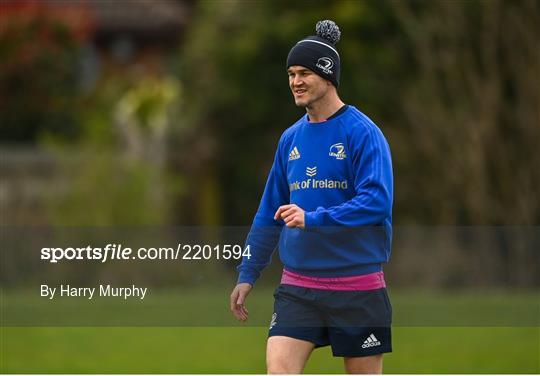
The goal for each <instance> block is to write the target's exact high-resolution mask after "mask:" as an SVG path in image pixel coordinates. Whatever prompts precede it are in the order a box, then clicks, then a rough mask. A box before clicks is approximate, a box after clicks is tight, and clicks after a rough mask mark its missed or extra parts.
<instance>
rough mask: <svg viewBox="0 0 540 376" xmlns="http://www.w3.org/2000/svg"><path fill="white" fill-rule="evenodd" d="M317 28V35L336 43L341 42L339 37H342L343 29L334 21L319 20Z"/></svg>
mask: <svg viewBox="0 0 540 376" xmlns="http://www.w3.org/2000/svg"><path fill="white" fill-rule="evenodd" d="M315 30H316V31H317V36H319V37H321V38H323V39H326V40H327V41H329V42H330V43H332V44H334V45H335V44H336V43H337V42H339V38H341V31H340V30H339V27H338V25H336V23H335V22H334V21H330V20H324V21H319V22H317V25H316V26H315Z"/></svg>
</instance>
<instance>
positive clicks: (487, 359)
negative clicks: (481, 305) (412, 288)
mask: <svg viewBox="0 0 540 376" xmlns="http://www.w3.org/2000/svg"><path fill="white" fill-rule="evenodd" d="M539 338H540V329H539V328H441V327H434V328H404V327H398V328H395V329H394V334H393V342H394V352H393V353H392V354H388V355H386V357H385V360H384V371H385V372H386V373H539V372H540V365H539ZM265 340H266V328H263V327H246V328H238V327H234V328H218V327H212V328H103V327H101V328H3V329H2V359H1V363H2V370H1V371H2V372H4V373H120V372H123V373H264V372H265V368H264V351H265V347H264V346H265ZM306 372H307V373H341V372H342V361H341V359H340V358H333V357H332V356H331V353H330V349H329V348H323V349H318V350H315V352H314V354H313V356H312V358H311V359H310V361H309V363H308V365H307V368H306Z"/></svg>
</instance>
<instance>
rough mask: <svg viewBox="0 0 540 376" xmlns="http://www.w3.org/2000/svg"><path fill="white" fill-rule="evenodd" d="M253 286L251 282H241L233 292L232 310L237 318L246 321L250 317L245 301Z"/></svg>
mask: <svg viewBox="0 0 540 376" xmlns="http://www.w3.org/2000/svg"><path fill="white" fill-rule="evenodd" d="M252 287H253V286H251V285H250V284H249V283H239V284H237V285H236V287H235V288H234V290H233V292H232V293H231V312H232V313H233V315H234V317H236V319H237V320H240V321H246V320H247V319H248V310H247V308H246V306H245V302H246V298H247V296H248V294H249V292H250V291H251V289H252Z"/></svg>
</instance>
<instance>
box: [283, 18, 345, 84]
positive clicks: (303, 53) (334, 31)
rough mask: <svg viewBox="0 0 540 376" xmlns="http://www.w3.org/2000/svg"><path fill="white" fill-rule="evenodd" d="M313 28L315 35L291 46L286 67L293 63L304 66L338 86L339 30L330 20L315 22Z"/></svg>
mask: <svg viewBox="0 0 540 376" xmlns="http://www.w3.org/2000/svg"><path fill="white" fill-rule="evenodd" d="M315 30H316V31H317V35H313V36H309V37H306V38H304V39H302V40H301V41H299V42H298V43H296V44H295V45H294V47H293V48H291V51H290V52H289V56H287V69H288V68H289V67H291V66H293V65H300V66H303V67H306V68H308V69H310V70H312V71H313V72H315V73H316V74H318V75H319V76H321V77H322V78H324V79H327V80H329V81H330V82H332V84H333V85H334V86H335V87H338V86H339V69H340V62H339V53H338V51H337V48H336V43H337V42H339V38H340V37H341V31H339V27H338V26H337V25H336V23H335V22H334V21H330V20H325V21H319V22H317V26H316V27H315Z"/></svg>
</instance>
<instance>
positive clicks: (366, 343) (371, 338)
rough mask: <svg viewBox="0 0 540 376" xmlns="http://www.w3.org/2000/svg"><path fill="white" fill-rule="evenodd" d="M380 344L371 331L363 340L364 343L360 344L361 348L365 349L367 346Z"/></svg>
mask: <svg viewBox="0 0 540 376" xmlns="http://www.w3.org/2000/svg"><path fill="white" fill-rule="evenodd" d="M380 345H381V342H379V340H377V338H375V336H374V335H373V333H371V334H370V335H369V337H367V338H366V340H365V341H364V344H363V345H362V348H363V349H367V348H369V347H374V346H380Z"/></svg>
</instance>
